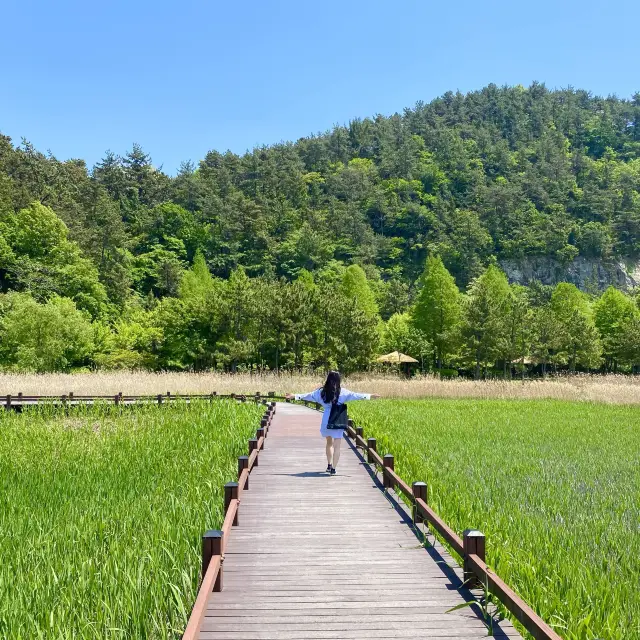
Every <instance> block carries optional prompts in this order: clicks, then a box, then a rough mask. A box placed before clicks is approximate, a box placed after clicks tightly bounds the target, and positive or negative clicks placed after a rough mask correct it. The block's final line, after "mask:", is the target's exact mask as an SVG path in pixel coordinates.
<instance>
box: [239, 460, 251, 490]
mask: <svg viewBox="0 0 640 640" xmlns="http://www.w3.org/2000/svg"><path fill="white" fill-rule="evenodd" d="M248 467H249V456H240V457H239V458H238V478H239V477H240V476H241V475H242V472H243V471H244V470H245V469H247V468H248ZM248 488H249V478H247V481H246V482H245V485H244V490H245V491H246V490H247V489H248Z"/></svg>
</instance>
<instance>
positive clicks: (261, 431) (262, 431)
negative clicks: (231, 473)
mask: <svg viewBox="0 0 640 640" xmlns="http://www.w3.org/2000/svg"><path fill="white" fill-rule="evenodd" d="M264 436H265V429H264V427H260V428H259V429H258V430H257V431H256V440H258V441H259V440H260V438H262V446H261V447H260V449H264ZM256 464H257V458H256Z"/></svg>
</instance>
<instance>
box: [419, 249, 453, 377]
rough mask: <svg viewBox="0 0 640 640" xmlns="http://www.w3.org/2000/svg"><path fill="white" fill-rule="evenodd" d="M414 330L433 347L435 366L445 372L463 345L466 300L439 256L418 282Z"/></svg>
mask: <svg viewBox="0 0 640 640" xmlns="http://www.w3.org/2000/svg"><path fill="white" fill-rule="evenodd" d="M418 286H419V288H420V289H419V292H418V295H417V298H416V302H415V305H414V307H413V313H412V320H413V324H414V326H415V327H416V328H417V329H418V330H420V331H422V332H423V333H424V334H425V336H426V339H427V340H428V342H429V343H430V344H431V345H433V349H434V351H433V355H434V365H435V367H436V368H437V369H441V368H442V365H443V362H446V359H447V357H448V356H449V355H450V354H451V353H453V352H454V351H455V349H456V347H457V345H458V342H459V329H460V321H461V317H462V300H461V296H460V292H459V290H458V287H457V286H456V283H455V280H454V279H453V276H451V274H450V273H449V272H448V271H447V268H446V267H445V266H444V264H443V262H442V259H441V258H440V257H439V256H429V258H427V262H426V264H425V268H424V272H423V274H422V277H421V278H420V281H419V282H418Z"/></svg>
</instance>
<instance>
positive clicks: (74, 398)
mask: <svg viewBox="0 0 640 640" xmlns="http://www.w3.org/2000/svg"><path fill="white" fill-rule="evenodd" d="M0 397H2V398H3V400H4V401H3V402H1V404H0V406H3V407H4V408H5V409H13V410H17V411H20V410H21V409H22V408H23V407H30V406H36V405H54V406H78V405H83V404H84V405H91V404H115V405H131V404H140V403H151V402H154V403H157V404H166V403H171V402H177V401H181V402H189V401H191V400H214V399H220V398H227V399H235V400H238V401H240V402H246V401H248V400H252V401H256V402H260V401H264V402H266V401H267V400H268V401H272V400H284V397H283V396H276V394H275V392H274V391H269V393H267V394H266V395H263V394H261V393H260V392H259V391H256V392H255V394H242V393H230V394H226V395H219V394H218V393H216V392H215V391H213V392H212V393H197V394H196V393H193V394H172V393H171V392H170V391H167V393H166V394H157V395H124V394H123V393H122V392H120V393H116V394H114V395H89V396H83V395H75V394H74V393H73V392H70V393H68V394H64V395H59V396H38V395H24V394H22V393H18V394H17V395H11V394H7V395H5V396H0Z"/></svg>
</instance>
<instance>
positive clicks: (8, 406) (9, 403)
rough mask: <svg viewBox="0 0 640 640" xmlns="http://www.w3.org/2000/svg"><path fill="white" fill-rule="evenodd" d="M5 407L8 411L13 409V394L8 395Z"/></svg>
mask: <svg viewBox="0 0 640 640" xmlns="http://www.w3.org/2000/svg"><path fill="white" fill-rule="evenodd" d="M5 406H6V408H7V409H11V394H10V393H8V394H7V403H6V405H5Z"/></svg>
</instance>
